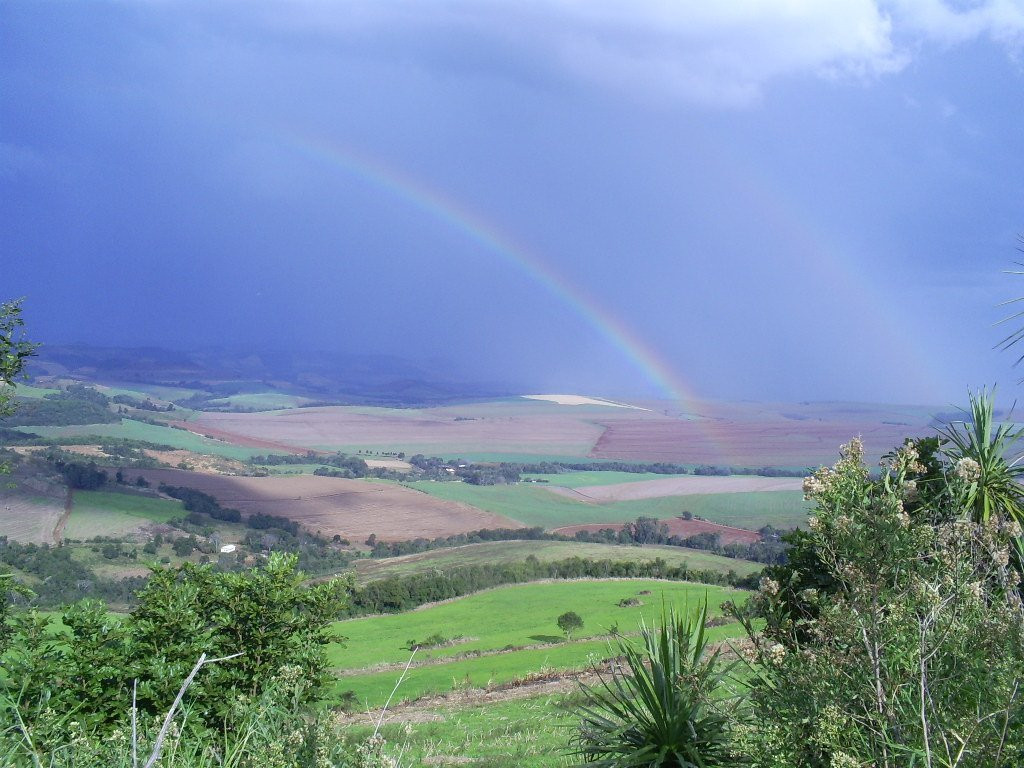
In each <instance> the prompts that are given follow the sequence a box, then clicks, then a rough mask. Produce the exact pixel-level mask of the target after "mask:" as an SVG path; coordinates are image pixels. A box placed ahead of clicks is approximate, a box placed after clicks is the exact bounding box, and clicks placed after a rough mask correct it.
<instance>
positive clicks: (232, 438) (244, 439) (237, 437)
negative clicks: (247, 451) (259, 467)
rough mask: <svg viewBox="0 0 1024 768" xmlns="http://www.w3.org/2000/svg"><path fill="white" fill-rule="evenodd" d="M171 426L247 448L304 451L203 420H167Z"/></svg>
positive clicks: (291, 451)
mask: <svg viewBox="0 0 1024 768" xmlns="http://www.w3.org/2000/svg"><path fill="white" fill-rule="evenodd" d="M203 415H204V416H212V415H214V414H203ZM168 423H169V424H171V425H172V426H176V427H181V428H182V429H187V430H188V431H189V432H192V433H193V434H196V435H200V436H202V437H209V438H211V439H213V440H222V441H224V442H225V443H232V444H233V445H244V446H245V447H247V448H266V449H267V450H268V451H272V452H276V453H305V449H303V448H296V447H295V446H294V445H287V444H285V443H278V442H276V441H274V440H265V439H263V438H262V437H260V436H259V435H258V434H256V435H250V434H246V433H241V432H226V431H224V430H223V429H219V428H217V427H216V426H214V425H213V424H210V423H207V422H206V421H204V422H203V423H200V422H199V421H170V422H168Z"/></svg>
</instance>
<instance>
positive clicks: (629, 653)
mask: <svg viewBox="0 0 1024 768" xmlns="http://www.w3.org/2000/svg"><path fill="white" fill-rule="evenodd" d="M707 613H708V607H707V602H706V601H705V603H704V605H703V606H702V608H701V609H700V610H699V611H697V613H696V614H695V615H684V616H680V615H677V614H676V612H675V611H673V610H670V611H668V612H667V614H665V615H664V616H663V617H662V619H663V620H662V623H661V626H660V627H656V628H648V627H647V626H646V624H643V623H641V626H640V634H641V638H642V643H641V644H640V645H639V646H637V645H634V644H633V643H631V642H629V641H628V640H624V639H620V640H618V642H617V647H616V648H615V650H616V651H617V655H619V656H622V657H624V658H625V665H624V668H620V669H619V670H617V671H613V672H612V674H611V675H610V676H602V677H601V682H600V683H599V684H598V685H596V686H584V687H583V690H582V694H583V703H582V704H581V705H580V707H579V709H578V714H579V716H580V725H579V729H578V731H577V733H576V735H575V736H574V738H573V740H572V746H573V748H574V751H575V755H576V756H578V757H581V758H583V761H584V764H586V765H593V766H604V767H605V768H640V767H641V766H644V767H645V768H646V767H649V766H650V767H653V766H673V767H676V768H706V767H710V766H717V765H725V764H727V762H728V760H729V755H728V752H729V741H730V722H731V720H730V717H729V715H728V713H727V712H725V711H724V707H725V704H726V703H727V702H726V701H725V699H723V697H721V696H720V695H718V696H716V693H718V692H720V690H721V688H722V685H723V683H724V681H725V679H726V677H727V675H728V672H729V670H730V668H731V665H729V666H726V665H723V664H722V663H721V659H720V658H719V653H718V651H715V652H713V653H709V651H708V639H707V633H706V624H707Z"/></svg>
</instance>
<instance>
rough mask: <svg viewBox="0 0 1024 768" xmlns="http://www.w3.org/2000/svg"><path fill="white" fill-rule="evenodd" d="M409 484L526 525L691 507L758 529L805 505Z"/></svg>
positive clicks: (800, 518)
mask: <svg viewBox="0 0 1024 768" xmlns="http://www.w3.org/2000/svg"><path fill="white" fill-rule="evenodd" d="M560 477H561V476H560ZM408 485H409V486H410V487H412V488H416V489H417V490H420V491H423V492H424V493H429V494H431V495H433V496H437V497H439V498H442V499H448V500H450V501H459V502H462V503H464V504H470V505H471V506H474V507H479V508H480V509H485V510H487V511H489V512H495V513H497V514H500V515H504V516H505V517H510V518H512V519H513V520H518V521H520V522H522V523H523V524H524V525H540V526H543V527H544V528H557V527H559V526H563V525H578V524H584V523H621V522H625V521H628V520H635V519H636V518H637V517H640V516H645V517H656V518H659V519H664V518H670V517H676V516H678V515H680V514H681V513H682V512H684V511H689V512H692V513H693V514H695V515H700V516H701V517H706V518H707V519H709V520H714V521H715V522H719V523H725V524H728V525H735V526H738V527H740V528H751V529H755V530H756V529H757V528H760V527H762V526H764V525H774V526H776V527H789V526H796V525H800V524H801V523H803V522H804V520H806V519H807V511H808V509H809V507H808V504H807V503H806V502H805V501H804V500H803V495H802V494H801V493H800V492H799V491H771V492H762V493H717V494H692V495H688V496H664V497H660V498H654V499H638V500H635V501H617V502H612V503H608V504H592V503H587V502H584V501H577V500H575V499H570V498H567V497H564V496H559V495H557V494H554V493H552V492H551V491H549V490H548V489H546V488H544V487H541V486H536V485H529V484H522V485H487V486H479V485H469V484H466V483H439V482H429V481H420V482H413V483H409V484H408Z"/></svg>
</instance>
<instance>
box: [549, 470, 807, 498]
mask: <svg viewBox="0 0 1024 768" xmlns="http://www.w3.org/2000/svg"><path fill="white" fill-rule="evenodd" d="M802 484H803V480H802V479H801V478H799V477H759V476H757V475H730V476H716V475H710V476H706V475H686V476H683V477H666V478H664V479H658V480H640V481H637V482H635V483H615V484H613V485H588V486H584V487H581V488H560V487H558V486H555V485H549V486H545V487H546V488H547V490H549V491H551V492H552V493H557V494H559V495H561V496H568V497H569V498H572V499H576V500H578V501H587V502H596V503H598V504H603V503H605V502H609V501H634V500H636V499H655V498H659V497H661V496H688V495H691V494H695V493H703V494H708V493H751V492H756V491H799V490H800V488H801V485H802Z"/></svg>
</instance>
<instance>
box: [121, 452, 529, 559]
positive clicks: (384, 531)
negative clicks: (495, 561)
mask: <svg viewBox="0 0 1024 768" xmlns="http://www.w3.org/2000/svg"><path fill="white" fill-rule="evenodd" d="M134 474H139V475H141V476H143V477H145V478H146V479H147V480H149V482H151V483H153V484H154V485H156V484H158V483H166V484H168V485H183V486H187V487H190V488H195V489H197V490H200V491H203V492H204V493H208V494H210V495H212V496H214V497H216V498H217V499H218V500H219V501H220V502H221V504H223V505H224V506H226V507H231V508H235V509H238V510H240V511H241V512H243V513H244V514H255V513H260V514H270V515H283V516H286V517H288V518H290V519H292V520H295V521H296V522H298V523H300V524H301V525H303V526H305V527H306V528H307V529H309V530H311V531H319V532H321V533H322V534H324V535H326V536H333V535H334V534H338V535H340V536H341V537H342V538H347V539H350V540H352V541H359V542H361V541H363V540H364V539H366V538H367V537H368V536H369V535H370V534H372V533H373V534H376V535H377V536H378V537H380V538H384V539H391V540H404V539H408V538H415V537H417V536H422V537H426V538H434V537H437V536H444V535H449V534H452V533H463V532H466V531H471V530H477V529H480V528H501V527H514V523H513V521H511V520H508V519H506V518H503V517H500V516H498V515H495V514H492V513H489V512H487V511H483V510H480V509H476V508H474V507H470V506H467V505H465V504H460V503H457V502H449V501H445V500H442V499H438V498H433V497H431V496H428V495H426V494H422V493H417V492H416V491H414V490H410V489H408V488H405V487H403V486H399V485H396V484H393V483H372V482H368V481H364V480H348V479H345V478H337V477H316V476H312V475H278V476H272V477H229V476H224V475H208V474H200V473H195V472H191V473H190V472H185V471H183V470H174V469H152V470H139V471H138V472H137V473H133V476H134Z"/></svg>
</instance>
